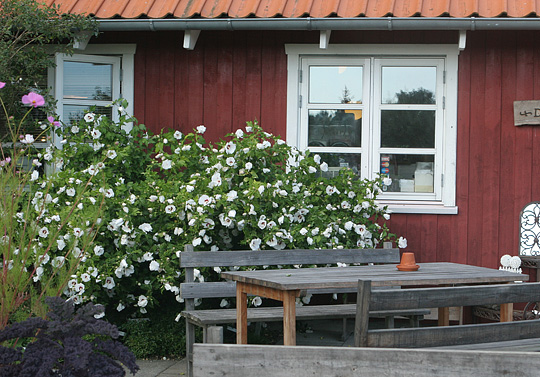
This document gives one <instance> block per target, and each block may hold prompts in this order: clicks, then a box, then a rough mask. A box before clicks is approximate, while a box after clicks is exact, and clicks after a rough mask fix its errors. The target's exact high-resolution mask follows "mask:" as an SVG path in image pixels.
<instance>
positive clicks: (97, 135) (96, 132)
mask: <svg viewBox="0 0 540 377" xmlns="http://www.w3.org/2000/svg"><path fill="white" fill-rule="evenodd" d="M90 135H91V136H92V138H93V139H99V138H100V137H101V131H100V130H98V129H96V128H92V131H90ZM100 149H101V148H100Z"/></svg>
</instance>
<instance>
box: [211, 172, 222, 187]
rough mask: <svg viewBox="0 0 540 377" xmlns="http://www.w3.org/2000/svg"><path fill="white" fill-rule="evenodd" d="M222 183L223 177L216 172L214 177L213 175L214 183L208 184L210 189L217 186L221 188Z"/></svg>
mask: <svg viewBox="0 0 540 377" xmlns="http://www.w3.org/2000/svg"><path fill="white" fill-rule="evenodd" d="M221 183H222V180H221V175H220V174H219V173H217V172H216V173H214V175H212V181H211V182H210V183H209V184H208V187H210V188H212V187H216V186H221Z"/></svg>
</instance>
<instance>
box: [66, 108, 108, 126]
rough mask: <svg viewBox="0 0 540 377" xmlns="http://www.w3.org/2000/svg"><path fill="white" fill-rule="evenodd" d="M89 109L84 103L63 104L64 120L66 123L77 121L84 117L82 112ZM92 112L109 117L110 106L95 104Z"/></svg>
mask: <svg viewBox="0 0 540 377" xmlns="http://www.w3.org/2000/svg"><path fill="white" fill-rule="evenodd" d="M89 110H90V106H85V105H64V116H63V119H64V122H65V123H66V124H67V125H71V124H75V123H78V122H79V120H81V119H82V118H83V117H84V114H85V113H86V112H87V111H89ZM94 113H95V114H96V115H106V116H107V117H109V118H111V116H112V107H104V106H96V107H95V110H94Z"/></svg>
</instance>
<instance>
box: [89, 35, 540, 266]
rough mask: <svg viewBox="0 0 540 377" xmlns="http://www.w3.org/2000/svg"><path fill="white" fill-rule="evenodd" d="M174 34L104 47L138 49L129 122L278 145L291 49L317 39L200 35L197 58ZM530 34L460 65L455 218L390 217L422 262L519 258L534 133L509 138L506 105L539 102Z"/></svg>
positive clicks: (475, 44) (535, 183) (486, 40)
mask: <svg viewBox="0 0 540 377" xmlns="http://www.w3.org/2000/svg"><path fill="white" fill-rule="evenodd" d="M182 37H183V34H182V33H181V32H155V33H110V34H105V35H104V36H102V37H100V38H99V40H98V42H99V43H137V52H136V58H135V74H136V77H135V115H136V116H137V117H138V119H139V121H140V122H142V123H145V124H146V125H147V126H148V127H149V128H150V129H152V130H153V131H154V132H159V130H160V128H161V127H174V128H176V129H180V130H181V131H182V132H189V131H190V130H192V129H193V128H194V127H197V126H198V125H199V124H204V125H206V127H207V128H208V133H207V136H209V138H210V139H211V140H217V139H219V138H220V137H222V136H224V135H225V133H228V132H231V131H234V130H236V129H237V128H239V127H242V126H244V124H245V122H246V121H249V120H254V119H257V120H259V122H260V123H261V125H262V126H263V128H265V129H266V130H267V131H269V132H272V133H275V134H280V135H283V136H285V134H286V112H287V98H286V93H287V57H286V55H285V50H284V46H285V44H287V43H310V44H318V43H319V33H318V32H317V31H312V32H308V31H290V32H287V31H276V32H271V31H249V32H240V31H234V32H223V31H221V32H217V31H216V32H210V31H203V32H202V33H201V35H200V37H199V40H198V42H197V45H196V47H195V50H193V51H188V50H185V49H183V48H182ZM538 37H540V32H536V31H495V32H488V31H474V32H471V31H469V32H467V46H466V48H465V50H464V51H462V52H461V53H460V56H459V77H458V80H459V81H458V85H459V87H458V118H457V119H458V134H457V183H456V190H457V194H456V200H457V206H458V208H459V214H458V215H416V214H414V215H405V214H394V215H392V219H391V220H390V222H389V225H390V228H391V229H392V231H393V232H396V233H398V234H400V235H403V236H405V237H406V238H407V239H408V243H409V248H408V249H409V250H410V251H414V252H415V253H416V260H417V262H433V261H451V262H458V263H469V264H473V265H481V266H487V267H498V265H499V259H500V257H501V256H502V255H503V254H507V253H509V254H514V255H515V254H517V252H518V215H519V212H520V210H521V208H522V207H523V206H524V205H525V204H526V203H528V202H529V201H532V200H539V199H540V180H538V179H535V178H534V177H538V176H539V175H540V148H539V147H537V145H538V142H539V141H540V128H535V127H533V126H522V127H514V125H513V101H514V100H531V99H540V50H538V49H537V48H535V41H536V40H538ZM457 41H458V34H457V32H456V31H449V32H444V31H437V32H423V31H411V32H406V31H399V32H397V31H396V32H382V31H351V32H347V31H334V32H333V33H332V37H331V40H330V43H331V44H332V43H380V44H387V43H412V44H423V43H451V44H454V45H455V44H457Z"/></svg>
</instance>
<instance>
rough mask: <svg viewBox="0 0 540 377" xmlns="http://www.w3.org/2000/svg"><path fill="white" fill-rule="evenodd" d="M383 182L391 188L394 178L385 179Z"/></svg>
mask: <svg viewBox="0 0 540 377" xmlns="http://www.w3.org/2000/svg"><path fill="white" fill-rule="evenodd" d="M382 182H383V185H385V186H390V185H391V184H392V178H389V177H385V178H384V179H383V181H382Z"/></svg>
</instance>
